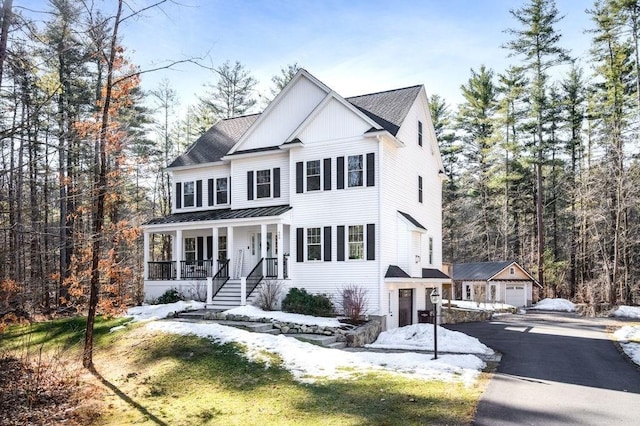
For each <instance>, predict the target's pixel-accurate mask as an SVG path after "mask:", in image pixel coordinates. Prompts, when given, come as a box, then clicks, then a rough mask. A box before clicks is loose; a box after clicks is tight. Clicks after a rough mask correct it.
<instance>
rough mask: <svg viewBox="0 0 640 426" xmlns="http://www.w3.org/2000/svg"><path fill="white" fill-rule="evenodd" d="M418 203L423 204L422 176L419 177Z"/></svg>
mask: <svg viewBox="0 0 640 426" xmlns="http://www.w3.org/2000/svg"><path fill="white" fill-rule="evenodd" d="M418 202H419V203H421V202H422V176H418Z"/></svg>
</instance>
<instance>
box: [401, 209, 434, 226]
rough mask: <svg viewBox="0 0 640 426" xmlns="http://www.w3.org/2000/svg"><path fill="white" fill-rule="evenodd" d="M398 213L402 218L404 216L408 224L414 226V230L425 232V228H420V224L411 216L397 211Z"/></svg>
mask: <svg viewBox="0 0 640 426" xmlns="http://www.w3.org/2000/svg"><path fill="white" fill-rule="evenodd" d="M398 213H400V214H401V215H402V216H404V218H405V219H407V220H408V221H409V222H411V224H412V225H413V226H415V227H416V228H420V229H424V230H425V231H426V230H427V228H425V227H424V226H422V224H421V223H420V222H418V221H417V220H416V219H415V218H414V217H413V216H411V215H410V214H409V213H404V212H401V211H400V210H398Z"/></svg>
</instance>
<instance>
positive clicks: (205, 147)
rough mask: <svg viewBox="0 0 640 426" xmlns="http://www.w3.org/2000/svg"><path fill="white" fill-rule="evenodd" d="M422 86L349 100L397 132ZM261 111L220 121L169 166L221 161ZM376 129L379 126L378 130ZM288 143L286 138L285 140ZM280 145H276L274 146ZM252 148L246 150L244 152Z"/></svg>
mask: <svg viewBox="0 0 640 426" xmlns="http://www.w3.org/2000/svg"><path fill="white" fill-rule="evenodd" d="M421 88H422V86H411V87H405V88H403V89H395V90H387V91H385V92H378V93H370V94H368V95H361V96H353V97H350V98H346V101H347V102H349V103H351V104H352V105H353V106H355V107H356V108H358V109H359V110H360V111H362V112H363V113H364V114H365V115H367V116H368V117H369V118H371V119H372V120H373V121H375V122H376V123H378V124H379V125H380V126H381V127H382V128H383V129H385V130H386V131H388V132H389V133H391V134H392V135H394V136H395V135H396V134H397V133H398V130H399V129H400V126H401V125H402V122H403V121H404V119H405V117H406V116H407V113H408V112H409V109H410V108H411V105H413V102H414V101H415V99H416V97H417V96H418V93H420V89H421ZM259 116H260V114H252V115H244V116H241V117H234V118H228V119H225V120H220V121H219V122H217V123H216V124H215V125H214V126H213V127H211V128H210V129H209V130H207V132H206V133H205V134H204V135H202V136H200V137H199V138H198V139H197V140H196V141H195V142H194V143H193V144H192V145H191V146H190V147H189V148H188V149H187V151H186V152H185V153H184V154H182V155H180V156H179V157H178V158H176V159H175V160H174V161H173V162H172V163H171V164H169V166H168V168H173V167H182V166H193V165H196V164H205V163H213V162H216V161H220V159H222V157H224V156H225V155H227V153H228V152H229V150H230V149H231V148H232V147H233V146H234V145H235V144H236V143H237V142H238V141H239V140H240V138H241V137H242V135H244V134H245V133H246V131H247V130H248V129H249V127H251V125H252V124H253V123H254V122H255V121H256V120H257V119H258V117H259ZM374 130H375V129H374ZM283 143H286V141H283ZM270 148H276V147H270ZM245 152H249V151H242V153H245Z"/></svg>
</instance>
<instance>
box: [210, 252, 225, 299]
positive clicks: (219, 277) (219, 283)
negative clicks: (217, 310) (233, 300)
mask: <svg viewBox="0 0 640 426" xmlns="http://www.w3.org/2000/svg"><path fill="white" fill-rule="evenodd" d="M218 265H219V266H220V269H218V272H216V274H215V275H214V276H213V293H212V296H211V297H212V298H213V297H216V294H218V292H219V291H220V290H222V287H224V285H225V284H226V283H227V281H229V259H226V260H219V261H218Z"/></svg>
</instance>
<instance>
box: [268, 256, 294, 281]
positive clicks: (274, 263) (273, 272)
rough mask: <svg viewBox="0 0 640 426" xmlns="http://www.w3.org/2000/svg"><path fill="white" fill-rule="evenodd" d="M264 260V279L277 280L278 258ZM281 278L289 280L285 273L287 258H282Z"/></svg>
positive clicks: (287, 274) (286, 272)
mask: <svg viewBox="0 0 640 426" xmlns="http://www.w3.org/2000/svg"><path fill="white" fill-rule="evenodd" d="M264 260H265V274H264V277H265V278H278V258H277V257H267V258H265V259H264ZM282 264H283V265H282V278H289V273H288V271H287V266H288V265H287V256H284V257H283V258H282Z"/></svg>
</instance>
